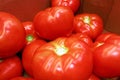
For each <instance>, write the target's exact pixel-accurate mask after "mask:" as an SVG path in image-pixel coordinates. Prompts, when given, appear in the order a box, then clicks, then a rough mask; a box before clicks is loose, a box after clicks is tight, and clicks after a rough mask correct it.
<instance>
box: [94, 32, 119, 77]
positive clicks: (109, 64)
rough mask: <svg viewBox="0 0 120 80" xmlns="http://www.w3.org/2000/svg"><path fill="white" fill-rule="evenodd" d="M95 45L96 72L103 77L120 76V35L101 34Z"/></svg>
mask: <svg viewBox="0 0 120 80" xmlns="http://www.w3.org/2000/svg"><path fill="white" fill-rule="evenodd" d="M102 39H103V40H102ZM93 47H94V48H93V49H94V50H93V52H94V55H93V56H94V57H93V59H94V60H93V61H94V68H93V71H94V73H95V74H96V75H98V76H100V77H102V78H113V77H118V76H120V63H119V61H120V36H118V35H115V34H111V33H107V34H101V35H100V38H99V37H98V39H97V41H96V42H95V43H94V46H93Z"/></svg>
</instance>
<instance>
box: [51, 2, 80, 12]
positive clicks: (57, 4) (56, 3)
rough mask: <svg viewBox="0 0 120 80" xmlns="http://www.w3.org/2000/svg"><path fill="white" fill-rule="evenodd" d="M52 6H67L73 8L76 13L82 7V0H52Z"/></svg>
mask: <svg viewBox="0 0 120 80" xmlns="http://www.w3.org/2000/svg"><path fill="white" fill-rule="evenodd" d="M51 5H52V7H54V6H66V7H69V8H71V9H72V11H73V12H74V13H76V12H77V10H78V8H79V7H80V0H51Z"/></svg>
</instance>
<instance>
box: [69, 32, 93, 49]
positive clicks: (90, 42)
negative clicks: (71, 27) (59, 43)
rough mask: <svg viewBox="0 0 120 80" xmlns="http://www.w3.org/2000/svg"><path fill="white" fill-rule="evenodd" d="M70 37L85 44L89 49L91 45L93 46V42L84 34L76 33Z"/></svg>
mask: <svg viewBox="0 0 120 80" xmlns="http://www.w3.org/2000/svg"><path fill="white" fill-rule="evenodd" d="M70 37H75V38H77V39H78V40H81V41H83V42H85V43H86V44H87V45H88V46H90V47H92V45H93V40H92V39H91V38H90V37H89V36H88V35H86V34H83V33H76V34H72V35H71V36H70Z"/></svg>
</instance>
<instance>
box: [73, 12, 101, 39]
mask: <svg viewBox="0 0 120 80" xmlns="http://www.w3.org/2000/svg"><path fill="white" fill-rule="evenodd" d="M73 26H74V32H75V33H78V32H80V33H85V34H87V35H88V36H90V37H91V38H92V39H95V38H96V37H97V36H99V35H100V34H101V33H102V31H103V21H102V18H101V17H100V16H99V15H97V14H90V13H82V14H78V15H76V16H75V17H74V23H73Z"/></svg>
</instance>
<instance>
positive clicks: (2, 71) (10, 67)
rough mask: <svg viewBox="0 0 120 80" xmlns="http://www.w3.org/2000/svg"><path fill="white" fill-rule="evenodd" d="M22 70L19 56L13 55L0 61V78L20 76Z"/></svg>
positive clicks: (0, 79) (4, 79) (3, 79)
mask: <svg viewBox="0 0 120 80" xmlns="http://www.w3.org/2000/svg"><path fill="white" fill-rule="evenodd" d="M22 72H23V67H22V63H21V60H20V58H19V57H17V56H13V57H9V58H6V59H2V60H1V61H0V80H9V79H11V78H13V77H17V76H21V75H22Z"/></svg>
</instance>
